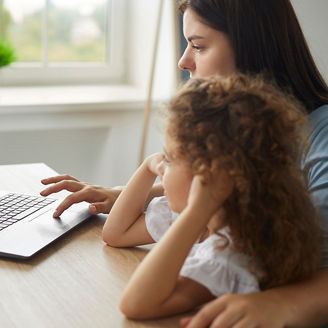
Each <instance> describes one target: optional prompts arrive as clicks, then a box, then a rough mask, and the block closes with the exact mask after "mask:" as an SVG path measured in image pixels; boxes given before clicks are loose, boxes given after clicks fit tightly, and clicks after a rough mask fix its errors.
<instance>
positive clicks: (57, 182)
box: [40, 175, 121, 217]
mask: <svg viewBox="0 0 328 328" xmlns="http://www.w3.org/2000/svg"><path fill="white" fill-rule="evenodd" d="M41 182H42V183H43V184H44V185H49V184H53V185H52V186H50V187H48V188H46V189H44V190H43V191H41V193H40V194H41V195H42V196H48V195H50V194H53V193H56V192H59V191H62V190H68V191H70V192H72V194H70V195H69V196H67V197H66V198H65V199H64V200H63V201H62V202H61V203H60V204H59V206H58V207H57V209H56V211H55V213H54V215H53V216H54V217H58V216H60V215H61V214H62V213H63V212H64V211H65V210H67V209H68V208H69V207H70V206H72V205H73V204H76V203H80V202H83V201H86V202H89V203H91V204H90V206H89V211H90V213H91V214H99V213H109V212H110V210H111V208H112V206H113V204H114V202H115V200H116V199H117V197H118V196H119V194H120V192H121V190H119V189H108V188H104V187H100V186H93V185H90V184H87V183H85V182H80V181H79V180H77V179H75V178H73V177H71V176H70V175H58V176H55V177H50V178H47V179H43V180H42V181H41Z"/></svg>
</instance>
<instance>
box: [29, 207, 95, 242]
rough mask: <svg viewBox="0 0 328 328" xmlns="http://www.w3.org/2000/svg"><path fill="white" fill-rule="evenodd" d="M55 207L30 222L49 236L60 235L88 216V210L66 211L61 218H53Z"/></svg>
mask: <svg viewBox="0 0 328 328" xmlns="http://www.w3.org/2000/svg"><path fill="white" fill-rule="evenodd" d="M53 211H54V210H53V209H49V210H48V211H47V212H45V213H43V214H41V215H40V216H38V217H36V218H35V219H33V220H32V221H30V224H33V225H34V226H35V227H36V228H37V230H38V231H39V232H40V233H42V234H46V235H48V236H57V235H60V234H62V233H64V232H66V231H68V230H70V229H71V228H73V227H74V226H76V225H77V224H79V223H80V222H82V221H84V219H85V218H86V217H88V216H89V215H88V211H85V210H84V211H76V212H75V211H69V210H68V211H65V212H64V213H63V214H62V215H61V216H60V217H59V218H53V217H52V214H53Z"/></svg>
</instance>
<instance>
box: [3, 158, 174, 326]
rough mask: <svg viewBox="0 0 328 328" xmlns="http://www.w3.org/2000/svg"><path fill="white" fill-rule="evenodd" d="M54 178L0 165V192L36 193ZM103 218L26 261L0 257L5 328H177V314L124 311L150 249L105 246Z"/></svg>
mask: <svg viewBox="0 0 328 328" xmlns="http://www.w3.org/2000/svg"><path fill="white" fill-rule="evenodd" d="M56 174H57V173H56V172H55V171H53V170H52V169H50V168H49V167H48V166H46V165H45V164H23V165H1V166H0V189H3V190H8V191H16V192H22V193H30V194H38V193H39V192H40V190H42V189H43V188H44V186H42V184H41V183H40V179H42V178H44V177H49V176H52V175H56ZM59 196H60V195H59ZM59 196H58V195H57V196H56V197H59ZM105 219H106V217H105V216H94V217H91V218H90V219H89V220H88V221H86V222H85V223H83V224H82V225H81V226H79V227H77V228H76V229H75V230H74V231H71V232H70V233H68V234H67V235H65V236H64V237H63V238H61V239H59V240H58V241H56V242H55V243H53V244H52V245H50V246H49V247H48V248H46V249H45V250H43V251H42V252H41V253H39V254H37V255H36V256H35V257H34V258H32V259H30V260H28V261H19V260H9V259H5V258H0V279H1V280H0V281H1V287H0V290H1V299H0V327H1V328H11V327H19V328H21V327H24V328H30V327H33V328H34V327H36V328H38V327H42V328H43V327H44V328H52V327H56V328H59V327H69V328H72V327H78V328H83V327H92V328H97V327H110V328H116V327H152V328H153V327H154V328H156V327H179V318H180V317H178V316H175V317H171V318H168V319H161V320H150V321H131V320H127V319H126V318H125V317H124V316H123V315H122V314H121V313H120V311H119V309H118V304H119V299H120V295H121V293H122V291H123V289H124V286H125V285H126V283H127V281H128V280H129V278H130V276H131V274H132V272H133V271H134V270H135V268H136V267H137V265H138V264H139V263H140V261H141V260H142V259H143V257H144V256H145V254H146V253H147V251H148V250H147V247H144V248H133V249H132V248H130V249H118V248H112V247H109V246H106V245H105V244H104V242H103V241H102V239H101V230H102V226H103V224H104V221H105Z"/></svg>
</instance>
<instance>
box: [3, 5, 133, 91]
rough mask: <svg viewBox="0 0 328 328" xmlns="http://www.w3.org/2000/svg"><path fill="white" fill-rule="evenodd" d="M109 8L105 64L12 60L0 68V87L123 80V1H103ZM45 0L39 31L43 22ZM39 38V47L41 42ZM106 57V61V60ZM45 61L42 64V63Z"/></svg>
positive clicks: (44, 19) (124, 66) (124, 18)
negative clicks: (9, 63) (11, 62)
mask: <svg viewBox="0 0 328 328" xmlns="http://www.w3.org/2000/svg"><path fill="white" fill-rule="evenodd" d="M106 1H109V2H108V6H107V8H108V9H109V15H108V21H107V29H106V30H107V36H106V39H107V41H108V40H110V42H106V43H107V45H106V46H107V49H106V50H107V51H106V54H107V62H106V63H98V62H95V63H92V62H85V63H74V62H68V63H47V62H46V61H43V62H42V63H13V64H12V65H11V66H9V67H6V68H3V69H1V70H0V86H31V85H58V84H60V85H88V84H89V85H90V84H112V83H123V82H124V77H125V75H126V72H125V68H126V65H125V58H126V56H125V55H124V53H125V48H126V24H125V23H124V22H126V21H127V17H126V16H127V10H126V9H127V8H126V6H127V0H106ZM48 3H49V1H48V0H46V4H45V10H44V17H43V27H42V28H43V31H42V32H43V34H45V31H44V29H45V24H46V10H47V4H48ZM44 42H45V41H44V40H42V46H43V44H44ZM109 58H110V60H109ZM44 64H46V65H44Z"/></svg>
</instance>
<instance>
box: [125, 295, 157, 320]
mask: <svg viewBox="0 0 328 328" xmlns="http://www.w3.org/2000/svg"><path fill="white" fill-rule="evenodd" d="M120 311H121V312H122V313H123V314H124V315H125V316H126V317H127V318H128V319H151V318H154V313H152V309H151V307H143V306H142V304H141V302H139V301H134V300H132V299H131V298H128V297H122V299H121V301H120ZM155 317H156V316H155Z"/></svg>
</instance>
